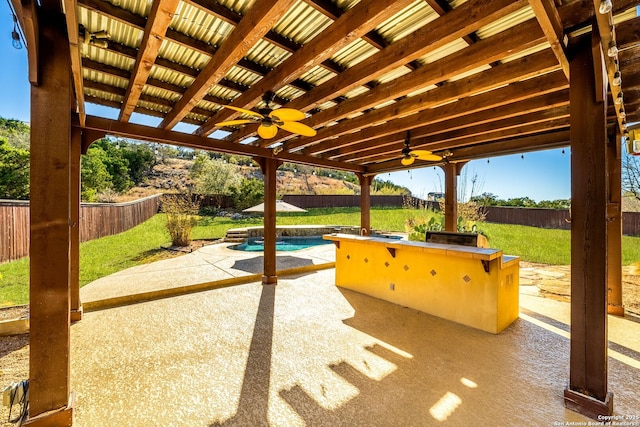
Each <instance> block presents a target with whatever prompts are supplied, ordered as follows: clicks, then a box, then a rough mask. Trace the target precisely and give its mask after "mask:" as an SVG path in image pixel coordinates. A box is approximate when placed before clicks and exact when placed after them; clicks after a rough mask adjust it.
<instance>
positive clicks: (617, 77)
mask: <svg viewBox="0 0 640 427" xmlns="http://www.w3.org/2000/svg"><path fill="white" fill-rule="evenodd" d="M611 84H612V85H614V86H620V85H621V84H622V75H621V74H620V71H616V72H615V73H614V75H613V81H612V82H611Z"/></svg>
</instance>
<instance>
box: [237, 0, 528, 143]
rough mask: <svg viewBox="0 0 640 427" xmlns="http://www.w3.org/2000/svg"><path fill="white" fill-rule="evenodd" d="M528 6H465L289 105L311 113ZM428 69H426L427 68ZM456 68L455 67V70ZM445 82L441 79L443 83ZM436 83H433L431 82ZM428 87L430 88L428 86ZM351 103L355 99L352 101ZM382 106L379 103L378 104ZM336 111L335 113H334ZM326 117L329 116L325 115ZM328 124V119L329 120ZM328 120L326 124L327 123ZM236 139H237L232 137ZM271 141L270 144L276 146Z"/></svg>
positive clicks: (486, 2)
mask: <svg viewBox="0 0 640 427" xmlns="http://www.w3.org/2000/svg"><path fill="white" fill-rule="evenodd" d="M524 4H526V1H516V2H513V1H511V0H498V1H491V0H475V1H469V2H467V3H464V4H463V5H461V6H460V7H459V8H457V9H455V10H454V11H452V12H450V13H449V14H447V15H445V16H444V17H442V18H439V19H437V20H435V21H434V22H432V23H431V24H429V25H425V26H424V27H422V28H420V29H418V30H416V31H415V32H414V33H413V34H411V35H409V36H407V37H404V38H403V39H401V40H399V41H397V42H396V43H393V44H391V45H389V46H388V47H387V48H385V49H383V50H381V51H380V52H378V53H376V54H375V55H372V56H371V57H369V58H368V59H366V60H364V61H362V62H361V63H359V64H357V65H355V66H353V67H351V68H349V69H348V70H345V71H344V72H342V73H341V74H339V75H338V76H337V77H335V78H334V79H331V80H329V81H327V82H326V83H324V84H322V85H320V86H318V87H316V88H314V89H312V90H311V91H309V92H308V93H306V94H305V95H302V96H300V97H299V98H297V99H295V100H294V101H292V102H290V103H289V104H287V105H286V106H287V107H288V108H296V109H299V110H302V111H309V110H311V109H313V108H315V107H317V106H318V105H320V104H322V103H323V102H325V101H327V100H329V99H331V98H333V97H335V96H336V95H337V94H339V93H344V92H347V91H349V90H351V89H353V88H355V87H357V86H360V85H362V84H363V83H365V82H367V81H370V80H375V79H376V78H378V77H380V76H382V75H383V74H385V73H387V72H389V71H390V70H393V69H395V68H398V67H400V66H402V65H404V64H406V63H408V62H410V61H413V60H415V59H417V58H420V57H422V56H424V55H426V54H428V53H429V52H433V51H435V50H436V49H438V48H441V47H443V46H445V45H446V44H448V43H451V42H452V41H454V40H456V39H458V38H460V37H462V36H463V35H464V34H468V33H469V32H472V31H475V30H477V29H478V28H480V27H482V26H483V25H486V24H487V23H489V22H492V21H493V20H495V19H497V18H499V17H502V16H505V15H506V14H508V13H511V12H513V11H515V10H518V9H520V8H522V6H523V5H524ZM472 12H473V13H474V16H475V17H476V19H474V20H473V21H470V20H469V15H470V13H472ZM424 68H426V69H424ZM431 69H432V68H431V67H423V68H420V69H418V70H416V71H414V73H416V72H420V73H429V71H430V70H431ZM452 69H453V67H452ZM442 80H443V79H442V78H441V79H438V81H442ZM430 84H433V83H430ZM427 86H428V85H427ZM417 89H418V88H413V89H411V90H409V91H407V92H406V93H408V92H411V91H415V90H417ZM372 91H376V93H383V92H384V91H383V90H381V89H380V88H379V87H376V88H374V89H372ZM387 93H388V94H390V95H388V97H389V98H390V99H394V98H397V97H398V96H403V95H405V94H406V93H402V92H396V91H395V90H394V91H393V92H387ZM372 98H373V97H372V96H370V94H367V95H363V96H361V97H360V99H372ZM349 101H351V100H349ZM349 101H346V102H345V104H348V105H352V104H353V102H349ZM376 103H378V102H376ZM340 107H341V109H343V110H347V109H350V110H351V111H350V112H349V113H347V114H343V115H340V117H344V116H346V115H348V114H351V113H352V112H353V111H358V110H363V109H365V108H369V107H368V106H367V107H362V106H356V107H355V108H353V107H347V105H345V106H342V105H340ZM332 112H333V110H332ZM325 115H326V114H325ZM338 119H339V117H338V116H336V117H332V118H331V119H330V120H338ZM327 121H328V120H327ZM327 121H325V123H326V122H327ZM305 123H306V124H308V125H310V126H312V127H315V126H317V125H318V122H317V121H316V120H315V119H314V118H313V117H312V118H310V119H309V120H308V121H306V122H305ZM247 136H250V135H247V134H246V133H244V134H242V135H240V137H241V138H246V137H247ZM232 137H233V136H232ZM275 142H276V141H271V142H270V143H275Z"/></svg>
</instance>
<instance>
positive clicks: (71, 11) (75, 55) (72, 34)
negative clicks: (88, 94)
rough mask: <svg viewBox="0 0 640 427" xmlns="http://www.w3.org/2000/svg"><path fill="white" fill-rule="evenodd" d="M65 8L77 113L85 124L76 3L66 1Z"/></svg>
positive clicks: (71, 0)
mask: <svg viewBox="0 0 640 427" xmlns="http://www.w3.org/2000/svg"><path fill="white" fill-rule="evenodd" d="M64 8H65V11H66V13H65V17H66V20H67V33H68V35H69V54H70V56H71V73H72V75H73V88H74V94H75V98H76V111H77V112H78V116H79V117H80V123H83V124H84V120H85V117H86V113H85V108H84V87H83V86H82V60H81V58H80V46H79V42H78V17H77V14H76V5H75V2H74V1H73V0H64Z"/></svg>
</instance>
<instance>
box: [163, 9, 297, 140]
mask: <svg viewBox="0 0 640 427" xmlns="http://www.w3.org/2000/svg"><path fill="white" fill-rule="evenodd" d="M293 1H294V0H268V1H263V2H260V3H258V4H256V5H255V6H254V7H253V8H251V9H250V10H249V12H248V13H247V15H245V16H244V17H243V18H242V20H241V21H240V23H239V24H238V26H237V27H236V28H235V29H234V30H233V32H232V33H231V34H230V35H229V37H228V38H227V39H226V40H225V41H224V42H223V43H222V45H221V46H220V49H218V51H217V52H216V53H215V54H214V55H213V57H212V58H211V60H210V61H209V62H208V63H207V65H206V66H205V67H204V68H203V69H202V71H201V72H200V73H199V74H198V77H197V78H196V80H195V81H194V82H193V83H192V84H191V86H190V87H189V89H187V90H186V92H185V93H184V95H183V96H182V98H180V100H179V101H178V102H177V103H176V105H175V107H174V108H173V110H171V111H170V112H169V114H167V116H166V117H165V118H164V120H163V121H162V123H160V127H162V128H165V129H171V128H173V127H174V126H175V125H176V124H178V122H179V121H180V120H182V119H183V118H184V117H185V116H186V115H187V114H188V113H189V111H191V109H192V108H193V107H195V106H196V105H197V104H198V102H200V100H202V99H203V98H204V97H205V95H206V94H207V93H208V92H209V90H210V89H211V87H212V86H213V85H215V84H216V83H218V82H219V81H220V80H222V79H223V78H224V76H225V75H226V73H227V71H228V70H229V69H230V68H231V67H233V66H234V65H235V64H236V62H238V60H239V59H240V58H242V57H243V56H244V55H245V54H246V53H247V52H248V51H249V49H251V48H252V47H253V45H254V44H255V43H256V42H257V41H258V40H259V39H260V38H262V37H263V36H264V34H265V33H266V32H267V31H268V29H270V28H271V27H272V26H273V24H274V23H275V22H276V21H277V20H278V19H279V18H280V17H281V16H282V15H283V14H284V13H285V12H286V11H287V9H288V8H289V7H290V6H291V4H292V3H293Z"/></svg>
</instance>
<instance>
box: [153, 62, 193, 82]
mask: <svg viewBox="0 0 640 427" xmlns="http://www.w3.org/2000/svg"><path fill="white" fill-rule="evenodd" d="M149 77H151V78H154V79H158V80H161V81H163V82H167V83H171V84H174V85H177V86H182V87H189V86H191V83H193V80H194V79H193V77H191V76H187V75H185V74H182V73H177V72H175V71H171V70H168V69H166V68H164V67H157V66H155V65H154V66H153V67H151V72H150V73H149Z"/></svg>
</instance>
